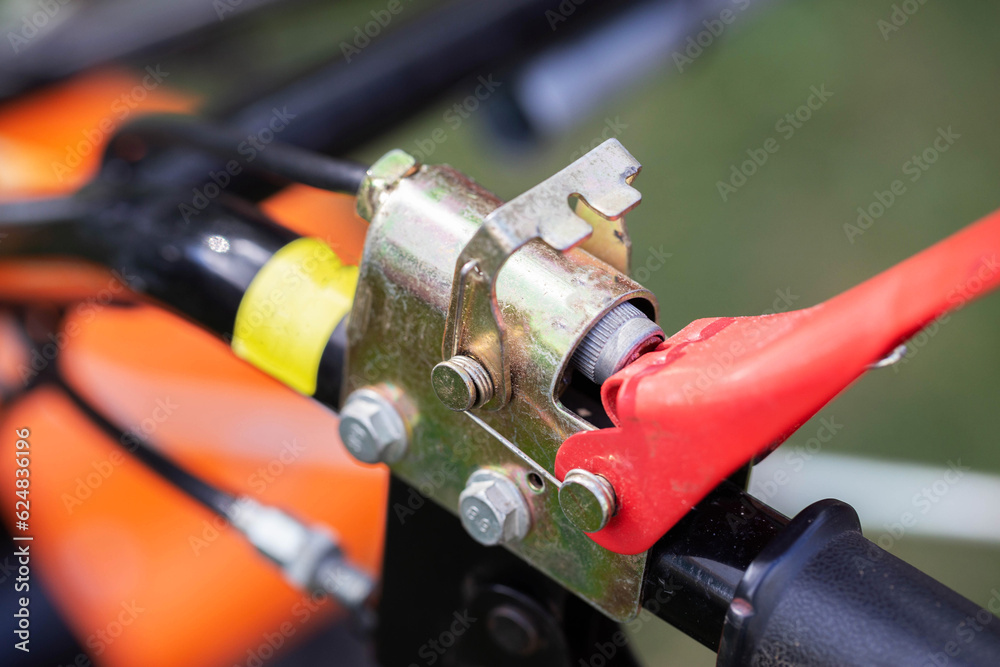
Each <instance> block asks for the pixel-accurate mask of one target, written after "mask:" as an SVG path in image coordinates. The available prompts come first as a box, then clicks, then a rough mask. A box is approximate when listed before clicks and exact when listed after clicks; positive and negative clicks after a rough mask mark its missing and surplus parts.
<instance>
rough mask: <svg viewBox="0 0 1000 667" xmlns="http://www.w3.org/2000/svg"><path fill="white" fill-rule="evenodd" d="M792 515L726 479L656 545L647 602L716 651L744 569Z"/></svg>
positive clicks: (648, 574)
mask: <svg viewBox="0 0 1000 667" xmlns="http://www.w3.org/2000/svg"><path fill="white" fill-rule="evenodd" d="M787 524H788V519H787V518H786V517H784V516H783V515H781V514H779V513H778V512H776V511H775V510H773V509H771V508H770V507H768V506H767V505H765V504H764V503H762V502H760V501H759V500H757V499H756V498H753V497H752V496H750V495H749V494H747V493H746V492H745V491H743V490H742V488H740V487H739V486H737V485H736V484H734V483H733V482H730V481H726V482H723V484H721V485H720V486H719V487H718V488H716V489H715V490H714V491H713V492H712V493H711V494H709V496H708V497H707V498H705V499H704V500H703V501H701V502H700V503H698V505H696V506H695V507H694V508H692V510H691V511H690V512H689V513H688V514H687V515H686V516H685V517H684V518H683V519H681V521H680V522H679V523H678V524H677V525H676V526H674V527H673V528H672V529H671V530H670V532H668V533H667V534H666V535H665V536H664V537H663V538H662V539H661V540H660V541H659V542H657V543H656V545H654V547H653V548H652V549H651V550H650V555H649V560H648V562H647V566H646V577H645V580H646V583H645V587H644V591H643V598H644V606H645V607H646V608H647V609H649V610H650V611H651V612H653V613H654V614H656V615H657V616H659V617H660V618H662V619H663V620H665V621H666V622H668V623H670V624H671V625H673V626H674V627H676V628H678V629H679V630H681V631H682V632H684V633H685V634H687V635H689V636H691V637H693V638H694V639H696V640H698V641H699V642H701V643H702V644H704V645H705V646H707V647H708V648H710V649H712V650H713V651H717V650H718V648H719V641H720V640H721V637H722V628H723V624H724V622H725V618H726V613H727V611H728V610H729V605H730V603H731V602H732V600H733V596H734V594H735V591H736V587H737V586H738V585H739V583H740V580H741V579H742V578H743V574H744V572H746V569H747V568H748V567H749V566H750V563H751V562H753V560H754V558H756V557H757V555H758V554H760V552H761V550H763V549H764V547H765V546H767V544H769V543H770V542H771V540H773V539H774V538H775V537H776V536H777V535H778V533H779V532H781V530H782V529H783V528H784V527H785V526H786V525H787Z"/></svg>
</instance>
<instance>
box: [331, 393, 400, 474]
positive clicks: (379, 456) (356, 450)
mask: <svg viewBox="0 0 1000 667" xmlns="http://www.w3.org/2000/svg"><path fill="white" fill-rule="evenodd" d="M340 440H341V441H342V442H343V443H344V446H345V447H346V448H347V451H349V452H350V453H351V455H352V456H354V458H356V459H357V460H359V461H361V462H362V463H394V462H396V461H398V460H399V459H401V458H402V457H403V455H404V454H405V453H406V447H407V435H406V424H405V423H404V422H403V418H402V417H401V416H400V414H399V411H398V410H396V407H395V406H394V405H393V404H392V402H391V401H390V400H389V399H387V398H385V397H384V396H382V395H381V394H380V393H378V392H377V391H374V390H372V389H369V388H364V389H358V390H356V391H354V392H352V393H351V395H350V396H348V397H347V401H346V402H345V403H344V407H343V408H342V409H341V411H340Z"/></svg>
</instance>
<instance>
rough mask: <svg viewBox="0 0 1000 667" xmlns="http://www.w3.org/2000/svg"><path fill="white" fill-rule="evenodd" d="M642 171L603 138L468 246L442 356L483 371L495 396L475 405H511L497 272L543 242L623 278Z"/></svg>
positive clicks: (490, 219)
mask: <svg viewBox="0 0 1000 667" xmlns="http://www.w3.org/2000/svg"><path fill="white" fill-rule="evenodd" d="M641 168H642V166H641V165H640V164H639V162H638V161H637V160H636V159H635V158H634V157H632V155H631V153H629V152H628V151H627V150H626V149H625V147H624V146H622V145H621V143H620V142H619V141H618V140H617V139H608V140H607V141H605V142H604V143H602V144H601V145H600V146H598V147H597V148H595V149H594V150H592V151H590V152H589V153H587V154H586V155H584V156H583V157H581V158H580V159H578V160H577V161H575V162H573V163H572V164H570V165H569V166H568V167H566V168H565V169H563V170H562V171H560V172H558V173H557V174H555V175H554V176H552V177H550V178H548V179H547V180H545V181H543V182H541V183H540V184H538V185H536V186H535V187H533V188H531V189H530V190H528V191H527V192H525V193H524V194H522V195H519V196H518V197H515V198H514V199H512V200H510V201H509V202H507V203H506V204H504V205H502V206H501V207H499V208H498V209H496V210H495V211H493V212H492V213H491V214H490V215H488V216H487V217H486V219H485V221H484V222H483V224H482V226H480V227H479V229H478V230H477V231H476V233H475V234H474V235H473V237H472V238H471V239H470V240H469V242H468V243H467V244H466V246H465V247H464V249H463V250H462V252H461V254H460V255H459V257H458V260H457V262H456V263H455V275H454V279H453V282H452V290H451V301H450V305H449V308H448V319H447V321H446V329H445V337H444V345H443V350H442V354H443V358H444V359H445V360H448V359H451V358H453V357H456V356H459V355H461V356H462V357H468V358H472V359H474V360H476V361H478V362H479V363H480V364H481V365H482V366H483V367H484V368H485V370H486V372H487V373H488V374H489V377H490V381H491V383H492V390H493V391H492V395H491V396H490V397H489V399H488V400H486V401H485V402H483V404H482V405H481V406H480V407H483V408H485V409H487V410H497V409H499V408H502V407H503V406H504V405H506V404H507V402H508V401H509V400H510V393H511V379H510V365H509V360H508V358H507V356H506V355H505V353H504V346H505V336H504V325H503V316H502V314H501V312H500V309H499V307H498V305H497V296H496V279H497V275H498V274H499V273H500V269H501V268H503V265H504V264H505V263H506V262H507V260H508V259H509V258H510V256H511V255H513V254H514V253H515V252H516V251H517V250H518V249H519V248H521V247H522V246H524V245H525V244H526V243H528V242H530V241H533V240H534V239H541V240H542V241H544V242H545V243H547V244H548V245H550V246H551V247H553V248H555V249H556V250H559V251H561V252H566V251H567V250H570V249H571V248H574V247H576V246H579V245H581V244H583V247H584V249H586V250H587V251H588V252H590V253H591V254H593V255H594V256H596V257H598V258H599V259H601V260H603V261H605V262H607V263H608V264H610V265H611V266H613V267H615V268H616V269H618V270H619V271H622V272H623V273H626V274H628V269H629V266H628V264H629V252H630V243H629V240H628V234H627V231H626V229H625V220H624V216H625V214H626V213H627V212H628V211H630V210H632V209H633V208H635V207H636V206H637V205H638V204H639V202H640V200H641V199H642V195H641V194H640V193H639V191H638V190H636V189H635V188H633V187H632V185H631V183H632V180H633V179H634V178H635V176H636V175H637V174H638V173H639V170H640V169H641ZM588 241H590V242H589V243H588Z"/></svg>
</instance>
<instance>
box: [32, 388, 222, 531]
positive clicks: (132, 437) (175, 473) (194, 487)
mask: <svg viewBox="0 0 1000 667" xmlns="http://www.w3.org/2000/svg"><path fill="white" fill-rule="evenodd" d="M51 381H52V382H53V383H54V384H55V385H56V386H58V387H59V388H60V389H62V391H63V392H64V393H65V394H66V395H67V396H68V397H69V398H70V400H72V401H73V403H74V404H75V405H76V407H77V408H79V409H80V411H81V412H83V413H84V414H85V415H86V416H87V418H88V419H89V420H91V421H92V422H93V423H94V424H95V425H97V426H98V427H99V428H100V429H101V430H102V431H104V433H105V434H107V435H108V437H110V438H111V439H112V440H114V441H115V444H117V445H118V446H119V447H121V448H123V449H125V450H126V451H128V452H129V453H130V454H132V456H134V457H135V458H136V459H138V460H139V461H140V462H142V463H143V464H145V465H146V467H147V468H149V469H150V470H152V471H153V472H155V473H156V474H157V475H159V476H160V477H162V478H163V479H164V480H165V481H167V482H169V483H170V484H172V485H173V486H174V487H176V488H177V489H178V490H179V491H182V492H183V493H185V494H187V495H188V496H190V497H191V498H192V499H194V500H196V501H198V502H199V503H200V504H202V505H203V506H205V507H207V508H208V509H210V510H211V511H213V512H215V513H216V514H218V515H220V516H222V517H223V518H226V519H229V518H230V517H232V515H233V507H234V505H235V504H236V496H234V495H232V494H230V493H227V492H225V491H223V490H221V489H219V488H217V487H215V486H212V485H211V484H209V483H208V482H206V481H205V480H203V479H201V478H200V477H197V476H196V475H194V474H192V473H190V472H188V471H187V470H185V469H184V468H182V467H181V466H179V465H178V464H177V463H175V462H174V461H172V460H171V459H170V458H169V457H167V456H164V455H163V454H161V453H160V452H159V451H157V450H156V448H155V447H153V446H152V445H151V444H149V442H148V441H146V440H145V439H143V438H140V437H139V436H137V435H136V434H134V433H125V432H124V431H122V430H121V429H120V428H118V426H116V425H115V424H113V423H112V422H111V421H110V420H109V419H108V418H107V417H105V416H104V415H103V414H101V413H100V412H98V411H97V409H96V408H94V406H92V405H91V404H90V403H88V402H87V400H86V399H85V398H83V397H82V396H80V394H78V393H77V392H76V390H75V389H73V387H71V386H70V384H69V383H68V382H67V381H66V379H65V378H64V377H63V376H62V375H61V374H60V373H58V371H57V372H55V373H53V375H52V377H51Z"/></svg>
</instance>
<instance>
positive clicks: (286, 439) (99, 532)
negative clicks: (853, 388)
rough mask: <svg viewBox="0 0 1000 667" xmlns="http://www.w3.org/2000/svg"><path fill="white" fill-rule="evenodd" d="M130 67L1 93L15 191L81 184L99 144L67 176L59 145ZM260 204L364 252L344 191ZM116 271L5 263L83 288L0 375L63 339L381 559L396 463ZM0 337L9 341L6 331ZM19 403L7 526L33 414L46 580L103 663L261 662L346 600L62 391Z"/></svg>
mask: <svg viewBox="0 0 1000 667" xmlns="http://www.w3.org/2000/svg"><path fill="white" fill-rule="evenodd" d="M142 76H143V74H142V73H140V74H139V81H140V82H141V79H142ZM123 77H124V75H121V74H111V75H104V76H88V77H85V78H83V79H82V80H78V81H75V82H71V83H70V84H67V85H66V86H63V87H61V88H59V89H52V90H48V91H43V92H42V93H40V94H38V95H36V96H34V97H33V98H32V100H33V102H34V103H35V104H28V103H27V102H16V103H15V104H13V105H9V106H8V107H6V108H4V109H0V137H3V138H4V139H7V140H11V141H15V142H16V144H17V146H18V150H17V151H16V153H15V155H16V160H17V163H18V164H19V165H21V167H24V168H25V169H26V171H25V172H24V173H23V174H21V175H20V176H18V177H17V178H16V179H13V180H12V179H9V178H6V177H5V174H0V196H3V197H5V198H19V197H23V196H24V195H25V194H29V193H30V194H38V195H41V194H56V193H65V192H68V191H71V190H73V189H74V188H75V187H76V186H78V185H79V184H81V183H83V182H85V181H86V179H87V178H89V176H90V174H91V173H93V169H94V168H95V167H96V161H95V160H96V156H97V155H99V153H100V151H96V152H95V157H94V158H93V159H92V160H90V161H88V162H87V164H81V166H79V167H78V168H77V169H78V172H75V173H74V175H73V176H72V177H67V178H66V179H65V180H64V181H62V182H59V181H58V179H53V178H52V168H51V160H53V159H58V155H59V151H60V150H65V147H66V145H67V142H68V141H70V140H71V139H73V138H74V137H76V136H78V135H79V134H80V133H81V132H83V131H84V130H85V129H87V128H88V127H93V123H94V121H95V119H96V120H97V121H98V122H99V121H100V119H101V118H103V117H104V116H106V115H107V114H108V111H109V108H110V104H111V100H113V99H114V97H115V95H118V94H121V91H122V90H126V89H129V88H131V87H133V86H135V85H137V84H136V82H135V80H134V79H131V80H130V79H128V78H123ZM140 85H141V84H140ZM109 95H110V97H109ZM156 95H163V96H164V98H163V99H162V100H161V102H162V104H160V106H159V107H158V109H157V110H184V109H187V108H191V104H192V103H191V100H190V98H187V97H185V96H182V95H177V94H176V93H172V92H167V91H166V87H165V86H164V88H163V90H159V89H158V90H157V91H156ZM149 97H150V99H151V100H152V98H153V97H154V95H153V91H150V96H149ZM164 100H165V101H164ZM151 104H152V102H151ZM146 108H147V109H148V108H150V107H146ZM46 133H48V135H49V137H48V138H49V139H51V141H46ZM53 151H54V152H53ZM54 156H55V157H54ZM8 164H11V162H8ZM264 208H265V209H266V211H267V212H268V213H269V214H270V215H272V216H273V217H274V218H275V219H277V220H278V221H279V222H281V223H283V224H286V225H288V226H289V227H291V228H293V229H295V230H296V231H298V232H299V233H301V234H309V235H314V236H319V237H320V238H324V239H326V240H327V242H328V243H330V245H331V246H332V247H333V248H334V249H335V250H336V251H337V252H338V254H339V255H340V256H341V257H342V258H343V259H344V260H345V261H346V262H352V261H357V259H358V258H359V257H360V253H361V247H362V243H363V239H364V232H365V223H364V221H362V220H361V219H360V218H358V217H357V215H356V214H355V213H354V212H353V201H352V200H351V199H350V198H349V197H345V196H343V195H334V194H331V193H327V192H321V191H318V190H314V189H312V188H306V187H293V188H289V189H287V190H285V191H284V192H282V193H279V194H278V195H276V196H275V197H273V198H272V199H271V200H270V201H268V202H266V204H265V206H264ZM113 280H114V279H113V277H112V276H111V275H109V274H107V273H105V272H103V271H101V270H97V269H94V268H93V267H87V266H84V265H77V264H71V263H62V262H59V263H54V264H38V263H35V262H32V263H27V262H24V263H22V262H16V263H15V262H5V263H2V264H0V286H2V287H0V298H4V299H9V298H19V300H25V301H29V300H62V301H66V300H72V299H85V300H84V301H82V302H81V303H78V304H75V305H71V306H70V307H69V308H68V313H69V317H68V319H67V321H66V326H65V328H64V330H63V332H62V333H61V334H60V335H58V336H56V337H55V338H54V340H53V341H52V345H51V346H50V347H51V349H49V350H44V349H43V352H44V354H43V355H42V356H35V357H24V356H23V355H19V354H15V353H11V354H8V355H5V357H4V359H3V360H2V361H3V363H4V368H5V372H4V378H5V379H9V378H10V377H11V376H12V375H13V376H15V377H16V376H20V377H24V376H31V375H32V374H33V373H35V372H37V371H40V370H41V369H42V368H44V367H45V366H46V365H47V364H49V363H53V362H52V361H50V355H49V352H54V351H55V349H56V348H58V350H59V352H60V362H59V363H60V364H61V368H62V369H63V370H64V373H65V375H66V376H67V378H68V379H69V380H70V382H71V383H72V384H73V386H74V387H75V388H76V389H77V390H78V391H79V392H80V393H81V394H83V395H84V396H86V397H87V398H88V400H89V401H90V402H91V403H92V404H94V405H95V406H96V407H98V408H99V409H100V410H101V411H102V412H104V413H105V414H106V415H107V416H108V417H109V418H110V419H112V420H113V421H115V422H116V423H118V424H120V425H121V426H122V427H124V428H126V429H137V430H138V431H139V432H141V433H143V434H144V435H146V437H147V438H148V439H149V440H150V441H152V442H153V443H155V444H156V445H157V446H158V447H160V448H161V449H162V450H163V451H164V452H166V453H168V454H169V455H170V456H172V457H173V458H175V459H176V460H177V461H179V462H181V463H182V464H183V465H185V466H186V467H188V468H189V469H191V470H193V471H195V472H196V473H198V474H200V475H202V476H203V477H205V478H206V479H208V480H210V481H212V482H214V483H216V484H219V485H220V486H222V487H224V488H226V489H228V490H231V491H234V492H237V493H247V494H249V495H251V496H253V497H255V498H258V499H260V500H261V501H263V502H266V503H270V504H274V505H277V506H280V507H282V508H284V509H285V510H287V511H290V512H292V513H293V514H296V515H298V516H299V517H301V518H303V519H305V520H308V521H310V522H319V523H324V524H326V525H328V526H329V527H330V528H332V529H333V530H334V531H335V532H337V533H338V534H339V536H340V538H341V541H342V544H343V546H344V548H345V551H346V552H347V554H348V555H349V556H350V557H351V558H352V559H353V560H354V561H355V562H356V563H358V564H360V565H361V566H363V567H365V568H367V569H369V570H370V571H371V572H373V573H376V574H377V570H378V568H379V566H380V563H381V553H382V548H383V535H384V520H385V512H386V507H385V505H386V492H387V485H388V473H387V471H386V470H385V468H383V467H370V466H362V465H360V464H357V463H356V462H354V460H353V459H351V458H350V457H349V456H348V455H347V454H346V452H345V451H344V449H343V447H342V446H341V444H340V442H339V439H338V438H337V419H336V416H335V415H333V414H332V413H331V412H329V411H328V410H326V409H325V408H323V407H321V406H320V405H318V404H317V403H315V402H314V401H312V400H310V399H308V398H305V397H302V396H300V395H298V394H297V393H295V392H294V391H292V390H290V389H288V388H286V387H284V386H282V385H280V384H279V383H278V382H277V381H275V380H273V379H271V378H270V377H268V376H266V375H264V374H263V373H261V372H259V371H257V370H256V369H254V368H252V367H250V366H249V365H247V364H245V363H244V362H242V361H240V360H238V359H236V358H235V357H234V356H233V355H232V353H231V352H230V350H229V348H228V347H227V346H226V345H225V344H224V343H223V342H221V341H218V340H216V339H214V338H212V337H211V336H210V335H209V334H207V333H205V332H203V331H201V330H199V329H198V328H196V327H195V326H194V325H192V324H190V323H188V322H185V321H184V320H182V319H180V318H179V317H177V316H175V315H171V314H169V313H167V312H164V311H162V310H160V309H158V308H156V307H154V306H152V305H141V306H138V307H134V308H127V309H125V308H117V307H115V306H113V305H109V304H108V301H109V299H107V298H106V297H107V294H106V293H107V292H108V290H109V285H112V283H113ZM115 297H116V299H117V298H118V297H123V298H125V297H127V295H126V294H124V293H119V292H117V291H116V293H115ZM2 342H3V344H4V345H7V344H8V343H10V344H14V340H13V337H12V336H11V335H10V334H9V333H6V334H5V335H4V337H3V341H2ZM12 367H13V373H12V372H11V371H12ZM4 407H5V408H7V409H5V410H4V412H3V414H2V418H0V479H2V480H5V481H3V482H0V489H2V491H0V496H2V503H3V507H4V508H3V511H2V513H0V516H2V518H3V520H4V521H5V523H7V525H8V528H11V529H12V528H13V517H12V510H13V508H14V500H15V496H14V488H13V485H12V484H10V483H8V481H7V480H13V479H14V477H13V475H14V463H13V462H14V455H13V450H14V447H15V441H16V436H15V433H14V431H15V429H20V428H29V429H30V430H31V436H30V437H29V441H30V443H31V452H32V454H31V457H32V459H31V468H30V470H31V484H32V486H31V496H30V498H31V503H32V504H31V520H30V530H29V531H27V534H30V535H32V536H33V537H34V538H35V539H34V542H33V543H32V547H31V548H32V554H33V560H32V564H33V571H32V572H33V575H32V576H33V577H37V578H38V579H40V580H43V581H44V582H45V584H46V590H47V592H49V593H50V594H51V595H52V596H53V597H54V599H55V602H56V604H57V607H58V609H59V611H60V612H61V613H62V614H63V616H64V617H65V618H66V619H67V621H68V623H69V625H70V627H71V629H72V630H73V631H74V633H75V634H76V635H77V637H78V639H79V640H80V641H81V643H82V644H83V645H84V646H86V647H87V648H88V650H89V651H90V652H91V654H92V655H93V657H94V659H95V662H96V664H99V665H111V666H114V667H117V666H123V667H124V666H126V665H127V666H129V667H132V666H134V665H144V666H147V667H167V666H177V665H184V666H185V667H188V666H192V667H197V666H200V665H205V666H206V667H208V666H209V665H218V664H233V663H241V664H247V663H248V661H250V658H251V656H257V657H258V658H261V659H262V660H263V661H264V662H266V659H267V658H268V657H269V656H270V655H271V654H272V653H273V652H274V646H275V645H276V644H291V643H294V642H295V641H297V640H299V639H301V638H303V637H305V636H307V635H308V634H309V633H310V632H313V631H315V630H316V629H318V628H319V624H321V623H322V622H324V621H328V620H329V619H330V617H331V616H332V615H334V614H336V613H338V612H337V611H336V610H335V609H334V605H333V604H332V603H330V602H326V603H319V604H317V603H316V602H314V601H312V600H310V599H309V598H308V597H305V596H303V594H301V593H300V592H298V591H295V590H293V589H292V588H291V587H290V586H289V585H288V584H286V583H285V582H284V580H283V579H282V578H281V575H280V574H279V573H278V571H277V570H276V568H275V567H274V566H273V565H271V564H270V563H268V562H266V561H265V560H264V559H263V557H261V556H260V555H259V554H257V553H256V552H255V551H254V550H253V549H252V547H250V546H249V545H248V544H247V543H246V542H245V540H243V539H242V538H241V537H240V536H238V535H237V534H236V533H235V531H233V530H231V529H230V528H228V527H227V526H225V525H223V524H222V522H221V521H219V520H217V519H214V518H213V515H211V514H210V513H209V512H207V511H206V510H204V509H203V508H201V507H200V506H199V505H197V504H195V503H194V502H192V501H191V500H189V499H188V498H186V497H185V496H183V495H182V494H180V493H179V492H177V491H176V490H174V489H173V488H172V487H171V486H169V485H168V484H166V483H164V482H162V481H161V480H160V479H159V478H158V477H156V476H155V475H153V474H151V473H149V472H148V471H147V470H146V469H145V468H144V467H143V466H142V465H140V464H138V463H136V462H135V461H134V460H132V459H131V458H130V457H129V456H128V455H127V454H123V453H122V449H121V448H120V447H119V446H118V445H117V444H115V443H113V442H111V441H110V440H109V439H108V438H107V437H106V436H105V435H104V434H103V433H102V432H100V431H99V430H97V429H96V428H95V427H94V426H93V425H92V424H90V423H89V422H88V421H87V420H86V419H85V418H84V417H83V416H82V415H81V414H80V413H79V412H78V411H77V410H75V408H74V406H73V405H72V404H71V403H69V401H68V399H66V398H65V396H63V395H62V394H61V393H60V392H59V391H58V390H56V389H53V388H46V389H41V390H38V391H36V392H35V393H33V394H31V395H30V396H29V397H27V398H26V399H24V400H22V401H21V402H19V403H17V404H16V405H14V406H4ZM139 610H141V611H139Z"/></svg>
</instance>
